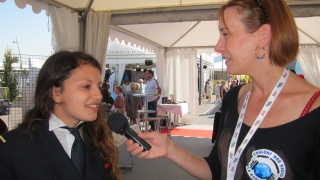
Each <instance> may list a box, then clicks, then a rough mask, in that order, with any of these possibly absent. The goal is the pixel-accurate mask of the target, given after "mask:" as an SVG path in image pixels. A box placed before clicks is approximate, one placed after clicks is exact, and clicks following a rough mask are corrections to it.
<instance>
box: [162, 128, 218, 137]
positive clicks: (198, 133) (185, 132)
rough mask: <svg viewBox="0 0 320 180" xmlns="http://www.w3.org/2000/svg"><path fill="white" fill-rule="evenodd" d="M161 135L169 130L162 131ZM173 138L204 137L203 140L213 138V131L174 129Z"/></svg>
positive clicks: (172, 131)
mask: <svg viewBox="0 0 320 180" xmlns="http://www.w3.org/2000/svg"><path fill="white" fill-rule="evenodd" d="M161 133H162V134H165V133H167V129H165V128H163V129H161ZM171 135H172V136H189V137H203V138H211V137H212V130H200V129H181V128H174V129H172V130H171Z"/></svg>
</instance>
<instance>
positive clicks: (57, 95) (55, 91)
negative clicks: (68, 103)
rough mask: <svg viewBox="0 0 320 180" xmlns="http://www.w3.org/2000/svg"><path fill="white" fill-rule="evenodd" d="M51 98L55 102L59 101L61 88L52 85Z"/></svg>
mask: <svg viewBox="0 0 320 180" xmlns="http://www.w3.org/2000/svg"><path fill="white" fill-rule="evenodd" d="M52 100H53V101H54V102H56V103H59V102H61V88H60V87H55V86H53V88H52Z"/></svg>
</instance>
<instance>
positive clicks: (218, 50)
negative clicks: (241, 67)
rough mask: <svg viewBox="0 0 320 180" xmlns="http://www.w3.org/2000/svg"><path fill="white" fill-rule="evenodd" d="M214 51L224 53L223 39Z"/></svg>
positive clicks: (220, 39)
mask: <svg viewBox="0 0 320 180" xmlns="http://www.w3.org/2000/svg"><path fill="white" fill-rule="evenodd" d="M214 51H215V52H218V53H222V52H223V51H224V40H223V39H222V38H221V37H220V38H219V41H218V42H217V44H216V47H214Z"/></svg>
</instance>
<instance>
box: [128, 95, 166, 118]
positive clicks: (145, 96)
mask: <svg viewBox="0 0 320 180" xmlns="http://www.w3.org/2000/svg"><path fill="white" fill-rule="evenodd" d="M132 95H133V96H136V97H143V99H144V110H139V111H140V112H139V111H138V112H139V113H143V112H144V117H145V118H146V117H147V116H148V113H155V111H154V112H153V111H152V110H149V109H148V98H149V97H158V96H160V94H132Z"/></svg>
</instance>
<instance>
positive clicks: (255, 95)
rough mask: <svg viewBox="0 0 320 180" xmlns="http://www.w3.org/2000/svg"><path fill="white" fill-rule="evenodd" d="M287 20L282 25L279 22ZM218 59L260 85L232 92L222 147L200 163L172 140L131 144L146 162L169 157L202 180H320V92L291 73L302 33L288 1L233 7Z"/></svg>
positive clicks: (153, 137) (224, 21)
mask: <svg viewBox="0 0 320 180" xmlns="http://www.w3.org/2000/svg"><path fill="white" fill-rule="evenodd" d="M279 17H281V18H279ZM219 31H220V38H219V40H218V43H217V45H216V46H215V51H216V52H218V53H220V54H221V55H222V58H223V59H225V60H226V66H227V71H228V73H230V74H246V75H249V76H250V77H251V79H252V82H250V83H248V84H245V85H239V86H236V87H234V88H232V89H231V90H230V91H228V92H227V94H226V96H225V97H224V98H223V101H222V114H221V120H220V121H221V122H220V127H219V130H218V135H217V139H216V141H215V143H214V145H213V148H212V151H211V153H210V155H209V156H208V157H205V158H202V157H197V156H195V155H193V154H191V153H189V152H187V151H186V150H184V149H183V148H182V147H180V146H179V145H178V144H177V143H175V142H174V141H172V140H170V139H168V138H167V137H166V136H165V135H161V134H159V133H156V132H151V133H145V134H144V133H138V135H139V136H140V137H141V138H143V139H145V140H147V141H148V142H149V143H150V144H151V146H152V148H151V149H150V150H149V151H144V152H142V147H139V145H138V144H136V143H133V141H132V140H128V141H127V146H128V147H127V150H128V151H130V152H131V153H132V154H133V155H136V154H138V156H139V157H140V158H147V159H151V158H157V157H167V158H169V159H170V160H172V161H173V162H175V163H176V164H178V165H179V166H181V167H182V168H183V169H185V170H186V171H187V172H188V173H190V174H191V175H192V176H194V177H195V178H197V179H237V180H238V179H239V180H240V179H241V180H247V179H274V180H276V179H320V143H319V142H320V118H319V117H320V98H319V94H320V89H319V88H318V87H316V86H314V85H312V84H309V83H308V82H307V81H305V80H303V79H302V78H300V77H298V76H296V75H295V74H293V73H292V72H290V70H288V69H287V68H286V67H287V65H289V64H291V63H292V62H293V61H294V60H295V59H296V57H297V53H298V50H299V37H298V30H297V27H296V24H295V21H294V18H293V15H292V13H291V11H290V8H289V6H288V5H287V4H286V1H285V0H229V1H228V2H226V4H225V5H222V6H221V7H220V11H219Z"/></svg>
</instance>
